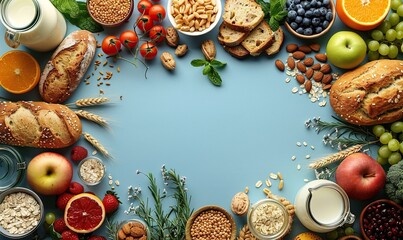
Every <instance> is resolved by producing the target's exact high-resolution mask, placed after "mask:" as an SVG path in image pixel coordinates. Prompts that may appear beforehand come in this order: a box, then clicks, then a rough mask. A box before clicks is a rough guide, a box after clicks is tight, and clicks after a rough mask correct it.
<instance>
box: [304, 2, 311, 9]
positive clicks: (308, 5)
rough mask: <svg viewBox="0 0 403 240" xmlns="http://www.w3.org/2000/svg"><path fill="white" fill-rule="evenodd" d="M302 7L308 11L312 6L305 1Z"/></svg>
mask: <svg viewBox="0 0 403 240" xmlns="http://www.w3.org/2000/svg"><path fill="white" fill-rule="evenodd" d="M302 7H303V8H304V9H305V10H308V9H310V8H311V4H310V3H309V2H308V1H304V2H302Z"/></svg>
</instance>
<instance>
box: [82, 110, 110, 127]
mask: <svg viewBox="0 0 403 240" xmlns="http://www.w3.org/2000/svg"><path fill="white" fill-rule="evenodd" d="M75 113H76V114H77V115H78V116H79V117H82V118H85V119H87V120H89V121H92V122H94V123H96V124H99V125H101V126H103V127H105V126H107V125H108V121H106V119H105V118H103V117H101V116H99V115H97V114H94V113H91V112H88V111H84V110H77V111H75Z"/></svg>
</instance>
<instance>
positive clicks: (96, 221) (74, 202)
mask: <svg viewBox="0 0 403 240" xmlns="http://www.w3.org/2000/svg"><path fill="white" fill-rule="evenodd" d="M104 220H105V208H104V205H103V204H102V201H101V200H100V199H99V198H98V197H97V196H95V195H94V194H90V193H81V194H78V195H75V196H74V197H72V198H71V199H70V200H69V201H68V203H67V205H66V209H65V210H64V221H65V222H66V225H67V227H68V228H70V229H71V230H72V231H74V232H76V233H90V232H93V231H95V230H97V229H98V228H99V227H100V226H101V225H102V223H103V222H104Z"/></svg>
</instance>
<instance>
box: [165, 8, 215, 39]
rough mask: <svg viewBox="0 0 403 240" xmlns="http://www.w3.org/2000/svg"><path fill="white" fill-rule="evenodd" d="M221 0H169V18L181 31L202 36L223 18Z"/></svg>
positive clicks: (189, 34)
mask: <svg viewBox="0 0 403 240" xmlns="http://www.w3.org/2000/svg"><path fill="white" fill-rule="evenodd" d="M221 12H222V3H221V1H220V0H191V1H184V0H168V5H167V15H168V19H169V21H170V22H171V24H172V26H174V27H175V28H176V29H177V30H178V31H179V32H180V33H183V34H185V35H188V36H200V35H204V34H206V33H208V32H210V31H211V30H212V29H214V27H215V26H217V24H218V22H219V21H220V18H221Z"/></svg>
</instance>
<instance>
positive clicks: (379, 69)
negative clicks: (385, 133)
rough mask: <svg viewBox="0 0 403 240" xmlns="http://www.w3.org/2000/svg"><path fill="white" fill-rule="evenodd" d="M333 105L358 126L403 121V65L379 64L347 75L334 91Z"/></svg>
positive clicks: (378, 61)
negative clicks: (402, 119)
mask: <svg viewBox="0 0 403 240" xmlns="http://www.w3.org/2000/svg"><path fill="white" fill-rule="evenodd" d="M330 104H331V106H332V108H333V110H334V112H335V113H336V114H337V115H339V116H340V117H341V118H342V119H344V120H346V121H347V122H349V123H352V124H355V125H366V126H369V125H376V124H383V123H391V122H394V121H397V120H399V119H401V118H402V117H403V61H399V60H386V59H384V60H377V61H372V62H369V63H366V64H364V65H362V66H360V67H358V68H356V69H355V70H352V71H349V72H346V73H345V74H343V75H342V76H341V77H340V78H339V79H338V80H336V81H335V83H334V84H333V86H332V88H331V90H330Z"/></svg>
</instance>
